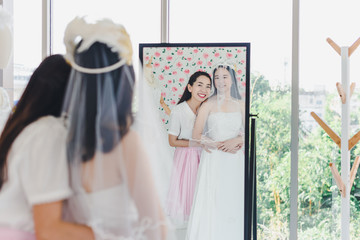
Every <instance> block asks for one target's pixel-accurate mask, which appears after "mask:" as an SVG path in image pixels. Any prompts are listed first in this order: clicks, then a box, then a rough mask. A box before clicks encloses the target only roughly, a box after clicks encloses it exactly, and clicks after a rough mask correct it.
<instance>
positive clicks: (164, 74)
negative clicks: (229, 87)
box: [143, 47, 247, 130]
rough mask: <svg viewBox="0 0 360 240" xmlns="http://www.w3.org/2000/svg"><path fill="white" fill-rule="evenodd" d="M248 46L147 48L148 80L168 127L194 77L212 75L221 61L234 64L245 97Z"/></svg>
mask: <svg viewBox="0 0 360 240" xmlns="http://www.w3.org/2000/svg"><path fill="white" fill-rule="evenodd" d="M246 50H247V49H246V47H146V48H143V67H144V69H143V70H144V76H145V79H146V83H147V84H149V85H150V87H152V89H153V90H154V91H153V96H154V101H155V103H156V104H157V106H158V109H159V111H160V118H161V120H162V122H163V123H164V125H165V127H166V130H167V129H168V124H169V117H170V116H169V114H170V111H171V109H172V108H173V107H174V106H175V105H176V104H177V102H178V101H179V99H180V98H181V96H182V94H183V92H184V89H185V87H186V85H187V82H188V80H189V78H190V76H191V75H192V74H193V73H194V72H196V71H206V72H207V73H209V74H210V76H212V71H213V68H214V67H215V66H216V65H217V64H228V65H232V66H233V67H234V69H235V72H236V74H237V76H236V78H237V81H238V83H239V84H238V86H239V92H240V94H241V97H242V99H245V89H246V88H245V87H246V54H247V53H246Z"/></svg>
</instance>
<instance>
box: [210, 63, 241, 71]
mask: <svg viewBox="0 0 360 240" xmlns="http://www.w3.org/2000/svg"><path fill="white" fill-rule="evenodd" d="M219 67H229V68H231V69H232V70H234V71H236V70H235V66H234V65H233V64H229V63H226V62H223V63H218V64H216V65H215V66H214V69H217V68H219Z"/></svg>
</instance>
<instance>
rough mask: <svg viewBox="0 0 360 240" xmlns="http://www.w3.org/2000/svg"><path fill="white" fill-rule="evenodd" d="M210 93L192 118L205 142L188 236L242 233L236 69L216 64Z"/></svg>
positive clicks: (193, 239) (208, 239) (230, 238)
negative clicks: (210, 95)
mask: <svg viewBox="0 0 360 240" xmlns="http://www.w3.org/2000/svg"><path fill="white" fill-rule="evenodd" d="M213 80H214V84H213V86H214V94H213V96H212V97H211V98H209V100H208V101H207V102H206V103H204V104H203V105H202V106H201V108H200V110H199V114H198V116H197V118H196V122H195V125H194V130H193V138H194V140H195V141H196V140H197V141H201V143H202V145H203V146H204V148H203V152H202V154H201V159H200V166H199V172H198V177H197V186H196V191H195V198H194V204H193V207H192V211H191V216H190V221H189V225H188V231H187V235H186V239H188V240H222V239H227V240H239V239H243V238H244V168H245V167H244V152H243V151H242V150H243V148H242V145H243V142H244V141H243V136H244V127H243V125H244V123H245V104H244V102H243V101H242V100H240V94H239V92H238V87H237V82H236V75H235V71H234V70H233V69H232V67H231V66H229V65H218V66H217V67H216V68H215V69H214V72H213Z"/></svg>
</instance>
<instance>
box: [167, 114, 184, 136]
mask: <svg viewBox="0 0 360 240" xmlns="http://www.w3.org/2000/svg"><path fill="white" fill-rule="evenodd" d="M180 116H181V114H180V112H179V109H178V108H176V107H175V108H174V109H173V110H172V111H171V114H170V125H169V129H168V134H171V135H174V136H179V135H180V131H181V125H180Z"/></svg>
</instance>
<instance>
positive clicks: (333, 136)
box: [310, 112, 341, 148]
mask: <svg viewBox="0 0 360 240" xmlns="http://www.w3.org/2000/svg"><path fill="white" fill-rule="evenodd" d="M310 114H311V116H312V117H313V118H314V119H315V121H316V122H317V123H318V124H319V125H320V127H322V128H323V129H324V131H325V132H326V133H327V134H328V135H329V137H330V138H331V139H332V140H333V141H334V142H335V143H336V144H337V145H338V146H339V147H340V148H341V139H340V137H339V136H338V135H337V134H336V133H335V132H334V131H333V130H332V129H331V128H330V127H329V126H328V125H326V123H325V122H324V121H323V120H322V119H321V118H320V117H319V116H318V115H316V113H314V112H311V113H310Z"/></svg>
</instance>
